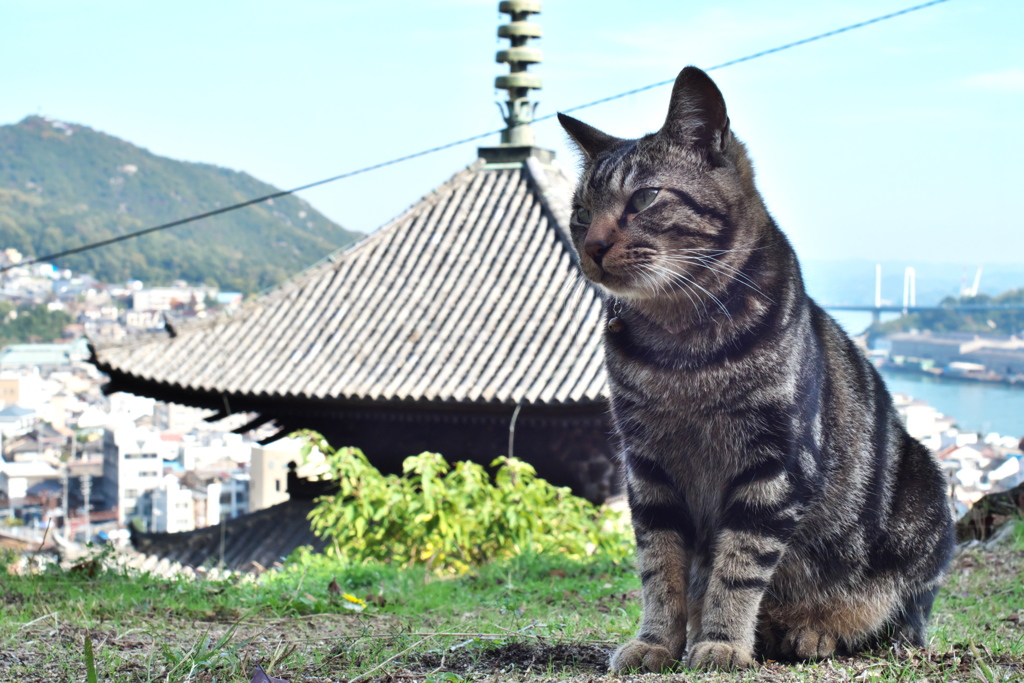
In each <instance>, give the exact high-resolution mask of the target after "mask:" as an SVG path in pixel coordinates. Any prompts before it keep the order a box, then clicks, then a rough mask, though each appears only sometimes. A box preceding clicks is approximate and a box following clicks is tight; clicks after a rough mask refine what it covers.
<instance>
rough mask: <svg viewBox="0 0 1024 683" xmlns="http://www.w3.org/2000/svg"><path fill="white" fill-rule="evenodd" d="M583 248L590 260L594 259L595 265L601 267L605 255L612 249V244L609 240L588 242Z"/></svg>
mask: <svg viewBox="0 0 1024 683" xmlns="http://www.w3.org/2000/svg"><path fill="white" fill-rule="evenodd" d="M583 248H584V250H586V252H587V254H588V255H589V256H590V258H592V259H594V263H596V264H597V265H599V266H600V265H601V261H602V260H604V255H605V254H607V253H608V250H609V249H611V248H612V243H611V242H609V241H607V240H588V241H587V243H586V244H584V245H583Z"/></svg>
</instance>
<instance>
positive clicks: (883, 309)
mask: <svg viewBox="0 0 1024 683" xmlns="http://www.w3.org/2000/svg"><path fill="white" fill-rule="evenodd" d="M821 307H822V308H824V309H826V310H829V311H860V312H863V313H871V320H872V322H878V320H879V317H880V316H881V315H882V314H883V313H900V314H902V315H909V314H911V313H925V312H931V311H956V312H958V313H959V312H967V311H1024V304H952V305H949V306H898V305H895V304H889V305H882V306H871V305H864V304H861V305H858V304H822V305H821Z"/></svg>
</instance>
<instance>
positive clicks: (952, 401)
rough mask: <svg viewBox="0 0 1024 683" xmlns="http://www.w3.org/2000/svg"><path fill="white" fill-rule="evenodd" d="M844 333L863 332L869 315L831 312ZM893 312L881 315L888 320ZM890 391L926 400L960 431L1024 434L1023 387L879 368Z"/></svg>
mask: <svg viewBox="0 0 1024 683" xmlns="http://www.w3.org/2000/svg"><path fill="white" fill-rule="evenodd" d="M830 315H832V317H833V318H835V320H836V322H838V323H839V324H840V325H841V326H842V327H843V329H845V330H846V332H847V334H851V335H855V334H859V333H861V332H863V331H864V330H865V329H866V328H867V326H868V325H870V324H871V314H870V313H861V312H848V311H840V312H833V313H830ZM890 316H892V317H894V314H889V316H884V317H883V320H885V319H888V318H889V317H890ZM882 377H883V378H884V379H885V383H886V385H888V387H889V391H890V392H892V393H899V394H909V395H910V396H913V397H914V398H916V399H920V400H922V401H926V402H927V403H928V404H930V405H932V406H934V407H935V409H936V410H938V411H939V412H940V413H942V414H944V415H948V416H950V417H952V418H954V419H955V420H956V424H957V427H958V428H959V429H960V430H961V431H967V432H979V433H981V435H982V436H984V435H985V434H988V433H990V432H998V433H999V434H1002V435H1003V436H1015V437H1024V387H1010V386H1007V385H1002V384H988V383H984V382H964V381H960V380H951V379H939V378H936V377H929V376H927V375H915V374H911V373H904V372H893V371H890V370H882Z"/></svg>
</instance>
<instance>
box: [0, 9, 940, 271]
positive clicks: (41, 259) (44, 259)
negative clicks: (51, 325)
mask: <svg viewBox="0 0 1024 683" xmlns="http://www.w3.org/2000/svg"><path fill="white" fill-rule="evenodd" d="M945 2H949V0H931V1H930V2H925V3H922V4H919V5H914V6H912V7H907V8H904V9H901V10H898V11H896V12H890V13H889V14H883V15H881V16H877V17H874V18H872V19H867V20H865V21H860V22H857V23H856V24H849V25H848V26H843V27H841V28H837V29H833V30H831V31H826V32H825V33H819V34H817V35H814V36H811V37H809V38H803V39H801V40H797V41H794V42H791V43H786V44H784V45H779V46H777V47H773V48H769V49H767V50H761V51H760V52H755V53H753V54H749V55H746V56H743V57H738V58H736V59H731V60H729V61H727V62H722V63H721V64H716V65H714V66H711V67H707V68H706V69H704V70H705V71H717V70H719V69H724V68H726V67H730V66H733V65H736V64H742V63H743V62H749V61H751V60H754V59H759V58H760V57H765V56H767V55H772V54H775V53H777V52H782V51H783V50H789V49H792V48H794V47H799V46H801V45H806V44H808V43H813V42H815V41H818V40H822V39H824V38H830V37H832V36H836V35H839V34H841V33H846V32H848V31H854V30H856V29H859V28H864V27H865V26H871V25H872V24H877V23H879V22H882V21H887V20H889V19H894V18H896V17H899V16H903V15H905V14H910V13H911V12H917V11H918V10H922V9H926V8H928V7H932V6H934V5H941V4H942V3H945ZM673 82H675V77H673V78H670V79H666V80H663V81H658V82H657V83H650V84H648V85H644V86H641V87H639V88H633V89H632V90H627V91H625V92H620V93H617V94H615V95H610V96H608V97H602V98H600V99H597V100H593V101H591V102H586V103H584V104H579V105H576V106H574V107H569V108H568V109H561V110H559V111H561V112H562V113H570V112H574V111H579V110H581V109H587V108H589V107H595V106H597V105H599V104H605V103H606V102H612V101H614V100H619V99H622V98H624V97H629V96H630V95H636V94H637V93H642V92H645V91H647V90H653V89H654V88H660V87H663V86H666V85H669V84H671V83H673ZM555 116H557V113H552V114H545V115H544V116H539V117H537V118H536V119H534V122H535V123H539V122H541V121H546V120H548V119H552V118H554V117H555ZM501 132H502V131H501V129H499V130H492V131H487V132H486V133H479V134H477V135H471V136H469V137H467V138H462V139H460V140H455V141H453V142H448V143H445V144H443V145H437V146H436V147H430V148H428V149H424V150H421V151H419V152H413V153H412V154H406V155H403V156H400V157H395V158H394V159H389V160H387V161H382V162H379V163H376V164H371V165H370V166H364V167H362V168H358V169H355V170H354V171H347V172H345V173H339V174H338V175H335V176H331V177H330V178H324V179H322V180H317V181H314V182H312V183H306V184H305V185H300V186H298V187H293V188H291V189H290V190H280V191H278V192H272V193H270V194H267V195H263V196H262V197H255V198H253V199H249V200H247V201H244V202H240V203H238V204H232V205H230V206H225V207H222V208H219V209H214V210H212V211H206V212H204V213H200V214H196V215H194V216H188V217H186V218H180V219H178V220H175V221H170V222H169V223H162V224H160V225H154V226H152V227H149V228H143V229H142V230H136V231H134V232H129V233H125V234H123V235H117V236H116V237H111V238H109V239H105V240H99V241H97V242H91V243H89V244H83V245H81V246H78V247H72V248H70V249H65V250H63V251H59V252H56V253H53V254H47V255H46V256H37V257H33V258H31V259H25V260H23V261H21V262H19V263H17V264H11V265H7V266H4V267H2V268H0V273H3V272H6V271H8V270H12V269H14V268H21V267H24V266H31V265H35V264H37V263H48V262H50V261H56V260H57V259H60V258H64V257H65V256H72V255H74V254H80V253H82V252H85V251H92V250H93V249H99V248H100V247H106V246H109V245H111V244H116V243H118V242H124V241H126V240H130V239H135V238H137V237H142V236H143V235H148V234H150V233H154V232H159V231H161V230H167V229H169V228H174V227H177V226H179V225H185V224H186V223H193V222H195V221H200V220H203V219H205V218H211V217H213V216H218V215H221V214H225V213H228V212H230V211H237V210H238V209H244V208H245V207H247V206H252V205H254V204H261V203H263V202H265V201H268V200H271V199H277V198H278V197H285V196H287V195H291V194H295V193H296V192H302V191H303V190H309V189H311V188H314V187H318V186H320V185H326V184H327V183H333V182H335V181H338V180H344V179H345V178H351V177H353V176H357V175H361V174H363V173H369V172H370V171H376V170H378V169H381V168H385V167H387V166H394V165H395V164H400V163H403V162H405V161H410V160H412V159H417V158H419V157H423V156H427V155H428V154H434V153H435V152H440V151H443V150H446V149H451V148H452V147H458V146H460V145H465V144H468V143H470V142H475V141H476V140H482V139H483V138H487V137H490V136H492V135H497V134H499V133H501Z"/></svg>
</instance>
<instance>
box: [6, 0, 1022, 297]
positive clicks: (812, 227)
mask: <svg viewBox="0 0 1024 683" xmlns="http://www.w3.org/2000/svg"><path fill="white" fill-rule="evenodd" d="M497 4H498V3H497V0H488V1H480V0H423V1H420V2H394V1H388V0H374V1H373V2H368V1H361V0H350V1H346V2H339V1H328V0H289V1H288V2H279V1H273V2H272V1H269V0H246V1H245V2H242V1H240V0H218V1H217V2H210V1H209V0H204V1H202V2H196V1H192V0H175V1H174V2H166V1H164V0H147V1H146V2H137V1H136V0H90V1H83V0H4V2H3V3H0V63H2V64H4V65H5V67H4V68H3V69H2V70H0V124H7V123H14V122H17V121H19V120H21V119H22V118H24V117H25V116H27V115H31V114H41V115H44V116H49V117H52V118H55V119H59V120H62V121H68V122H73V123H78V124H82V125H87V126H90V127H92V128H95V129H97V130H100V131H103V132H106V133H109V134H111V135H114V136H117V137H120V138H123V139H125V140H128V141H130V142H132V143H134V144H137V145H140V146H142V147H145V148H147V149H149V150H150V151H152V152H154V153H156V154H161V155H164V156H169V157H172V158H175V159H182V160H187V161H201V162H207V163H212V164H217V165H220V166H225V167H229V168H232V169H236V170H241V171H245V172H247V173H250V174H252V175H253V176H255V177H257V178H259V179H261V180H263V181H266V182H269V183H271V184H273V185H276V186H278V187H280V188H290V187H295V186H299V185H302V184H305V183H308V182H311V181H314V180H318V179H320V178H324V177H328V176H332V175H336V174H339V173H344V172H346V171H350V170H354V169H357V168H360V167H363V166H367V165H370V164H374V163H377V162H380V161H383V160H387V159H391V158H394V157H398V156H402V155H405V154H408V153H411V152H415V151H419V150H421V149H425V148H429V147H433V146H435V145H440V144H444V143H447V142H450V141H453V140H456V139H460V138H463V137H467V136H469V135H474V134H476V133H482V132H486V131H490V130H497V129H500V128H501V127H502V125H503V124H502V120H501V117H500V114H499V111H498V108H497V106H496V105H495V102H497V101H498V100H499V99H501V95H502V94H503V93H499V92H496V91H495V90H494V88H493V81H494V77H495V76H498V75H500V74H502V73H505V72H506V71H507V67H506V66H504V65H501V64H497V63H495V61H494V53H495V51H496V50H498V49H501V48H502V47H504V45H505V44H507V41H504V40H500V39H498V38H497V36H496V30H497V27H498V26H499V25H500V24H501V23H505V22H506V21H507V20H508V18H507V16H505V15H499V14H498V12H497ZM913 4H916V3H915V1H914V0H856V1H853V0H836V1H832V2H827V3H824V2H806V1H805V2H779V1H775V2H758V1H754V0H715V1H714V2H710V1H708V2H685V3H684V2H679V1H678V0H631V1H630V2H629V3H623V2H615V3H612V2H605V1H603V0H588V1H586V2H584V1H583V0H547V1H546V2H544V4H543V13H542V14H540V15H537V16H536V17H534V19H533V20H534V21H535V22H536V23H539V24H540V25H541V26H542V27H543V29H544V37H543V38H542V39H541V40H539V41H536V43H537V46H538V47H541V48H542V49H543V51H544V62H543V63H542V64H539V65H536V66H534V67H532V68H531V71H534V72H536V73H538V74H539V75H541V76H542V77H543V79H544V89H543V90H541V91H539V92H538V93H537V94H536V99H537V100H538V101H539V102H540V105H539V108H538V114H539V115H543V114H549V113H552V112H554V111H557V110H559V109H564V108H568V107H572V106H575V105H577V104H580V103H583V102H588V101H591V100H594V99H597V98H600V97H605V96H608V95H611V94H615V93H618V92H622V91H625V90H629V89H632V88H636V87H639V86H642V85H646V84H648V83H653V82H657V81H662V80H666V79H671V78H673V77H674V76H675V74H676V73H677V72H678V71H679V70H680V69H681V68H682V67H683V66H685V65H688V64H695V65H697V66H702V67H709V66H712V65H714V64H718V63H721V62H724V61H727V60H730V59H734V58H736V57H741V56H743V55H747V54H750V53H754V52H758V51H761V50H764V49H768V48H771V47H774V46H777V45H781V44H784V43H788V42H791V41H794V40H799V39H801V38H805V37H808V36H811V35H815V34H818V33H822V32H824V31H828V30H831V29H834V28H838V27H840V26H844V25H847V24H851V23H855V22H858V21H863V20H865V19H869V18H872V17H874V16H878V15H881V14H886V13H889V12H893V11H896V10H899V9H903V8H904V7H908V6H910V5H913ZM1022 27H1024V2H1019V0H950V1H949V2H946V3H944V4H940V5H937V6H934V7H930V8H927V9H924V10H921V11H918V12H914V13H911V14H909V15H906V16H902V17H898V18H895V19H892V20H889V21H886V22H883V23H880V24H877V25H874V26H869V27H866V28H862V29H859V30H857V31H853V32H850V33H846V34H843V35H839V36H835V37H832V38H828V39H825V40H821V41H819V42H816V43H813V44H810V45H805V46H801V47H797V48H794V49H792V50H788V51H786V52H783V53H780V54H774V55H770V56H767V57H764V58H761V59H757V60H754V61H751V62H748V63H744V64H740V65H736V66H732V67H729V68H725V69H722V70H719V71H715V72H713V74H712V76H713V77H714V78H715V80H716V82H717V83H718V85H719V87H720V88H721V90H722V92H723V93H724V95H725V99H726V103H727V106H728V109H729V115H730V118H731V121H732V125H733V130H734V131H735V133H736V134H737V135H738V136H739V137H740V138H742V139H743V140H744V141H745V142H746V144H747V146H748V149H749V151H750V153H751V156H752V157H753V160H754V164H755V168H756V169H757V174H758V185H759V188H760V190H761V193H762V195H763V196H764V197H765V200H766V202H767V204H768V207H769V209H770V210H771V211H772V213H773V215H774V216H775V218H776V220H777V221H778V223H779V224H780V226H781V227H782V228H783V230H784V231H785V232H786V233H787V234H788V235H789V237H790V239H791V240H792V241H793V243H794V245H795V246H796V248H797V251H798V253H799V254H800V256H801V258H804V259H819V260H821V259H826V260H827V259H867V260H871V261H875V260H899V261H901V262H907V263H955V264H961V263H962V264H964V266H968V265H969V266H971V267H975V266H976V265H979V264H1000V263H1001V264H1024V190H1022V188H1021V186H1022V184H1024V183H1022V181H1024V171H1022V160H1024V132H1022V126H1021V123H1022V120H1021V119H1022V114H1024V40H1021V38H1020V36H1021V31H1022ZM669 92H670V88H669V87H661V88H656V89H653V90H651V91H648V92H646V93H643V94H639V95H634V96H630V97H627V98H624V99H622V100H620V101H618V102H614V103H611V104H606V105H601V106H598V107H594V108H592V109H588V110H584V111H581V112H578V113H575V114H574V115H575V116H577V117H578V118H581V119H583V120H584V121H587V122H588V123H590V124H592V125H595V126H597V127H599V128H601V129H603V130H605V131H606V132H608V133H611V134H614V135H617V136H619V137H635V136H639V135H643V134H645V133H648V132H651V131H654V130H657V129H658V128H659V127H660V126H661V124H662V122H663V120H664V116H665V112H666V107H667V102H668V97H669ZM536 129H537V138H538V143H539V145H540V146H543V147H548V148H551V149H554V150H555V151H556V153H557V157H558V160H559V162H560V163H561V164H562V165H563V167H564V168H565V169H566V170H567V172H568V173H570V174H575V173H576V159H575V157H574V155H573V153H572V152H571V151H570V150H569V149H568V147H567V145H566V139H565V136H564V134H563V133H562V131H561V130H560V129H559V127H558V126H557V123H555V122H553V121H546V122H543V123H539V124H537V126H536ZM496 142H497V136H495V137H494V138H492V139H491V140H488V141H485V143H488V144H494V143H496ZM477 144H480V143H474V144H470V145H464V146H461V147H457V148H454V149H451V150H447V151H444V152H440V153H437V154H433V155H430V156H427V157H424V158H421V159H417V160H415V161H411V162H407V163H403V164H400V165H397V166H393V167H390V168H387V169H383V170H379V171H375V172H372V173H367V174H365V175H362V176H359V177H356V178H351V179H347V180H342V181H339V182H336V183H333V184H330V185H327V186H324V187H321V188H318V189H315V190H310V191H307V192H304V193H303V194H302V196H303V197H304V198H305V199H306V200H307V201H309V202H310V203H312V204H313V205H314V206H315V207H316V208H317V209H319V210H320V211H322V212H323V213H324V214H326V215H327V216H328V217H330V218H331V219H333V220H334V221H336V222H338V223H339V224H341V225H343V226H345V227H347V228H350V229H354V230H358V231H361V232H371V231H373V230H375V229H376V228H378V227H379V226H381V225H383V224H384V223H386V222H387V221H388V220H389V219H391V218H392V217H394V216H396V215H398V214H400V213H401V212H402V211H404V210H405V209H406V208H407V207H408V206H409V205H411V204H412V203H414V202H415V201H417V200H418V199H419V198H420V197H422V196H423V195H425V194H427V193H428V192H429V191H430V190H431V189H432V188H433V187H434V186H436V185H438V184H440V183H441V182H443V181H444V180H445V179H447V178H448V177H449V176H451V175H452V174H453V173H455V172H456V171H458V170H459V169H461V168H462V167H464V166H465V165H467V164H469V163H471V162H472V161H473V160H474V159H475V158H476V146H477ZM1019 286H1024V281H1022V282H1021V283H1020V285H1019Z"/></svg>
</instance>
